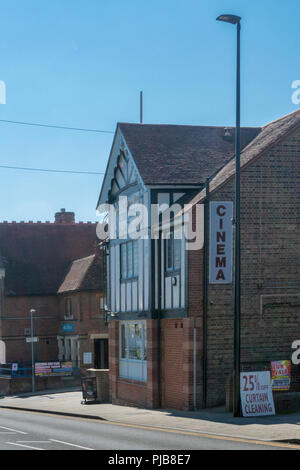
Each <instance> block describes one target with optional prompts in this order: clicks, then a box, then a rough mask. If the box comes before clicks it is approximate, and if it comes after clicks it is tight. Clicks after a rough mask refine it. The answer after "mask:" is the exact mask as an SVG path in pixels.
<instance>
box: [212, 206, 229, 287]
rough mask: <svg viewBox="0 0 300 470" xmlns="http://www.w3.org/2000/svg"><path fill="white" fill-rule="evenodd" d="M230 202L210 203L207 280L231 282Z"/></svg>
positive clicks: (219, 282) (214, 282) (216, 282)
mask: <svg viewBox="0 0 300 470" xmlns="http://www.w3.org/2000/svg"><path fill="white" fill-rule="evenodd" d="M232 217H233V203H232V202H215V201H213V202H211V203H210V217H209V218H210V234H209V282H210V284H230V283H231V282H232Z"/></svg>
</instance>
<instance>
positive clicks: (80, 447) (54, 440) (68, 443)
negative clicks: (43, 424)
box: [49, 439, 94, 450]
mask: <svg viewBox="0 0 300 470" xmlns="http://www.w3.org/2000/svg"><path fill="white" fill-rule="evenodd" d="M49 441H52V442H58V443H60V444H65V445H67V446H72V447H78V448H79V449H85V450H94V449H90V448H89V447H83V446H78V445H77V444H71V443H70V442H65V441H58V440H57V439H49Z"/></svg>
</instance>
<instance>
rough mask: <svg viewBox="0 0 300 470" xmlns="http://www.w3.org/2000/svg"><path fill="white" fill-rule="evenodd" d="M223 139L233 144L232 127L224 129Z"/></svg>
mask: <svg viewBox="0 0 300 470" xmlns="http://www.w3.org/2000/svg"><path fill="white" fill-rule="evenodd" d="M223 139H224V140H225V141H226V142H233V136H232V129H231V128H230V127H224V135H223Z"/></svg>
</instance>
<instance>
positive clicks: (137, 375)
mask: <svg viewBox="0 0 300 470" xmlns="http://www.w3.org/2000/svg"><path fill="white" fill-rule="evenodd" d="M146 361H147V339H146V323H145V322H135V321H128V322H122V323H121V325H120V377H126V378H130V379H136V380H141V381H146V380H147V362H146Z"/></svg>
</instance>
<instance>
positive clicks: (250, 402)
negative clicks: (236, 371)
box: [240, 371, 275, 417]
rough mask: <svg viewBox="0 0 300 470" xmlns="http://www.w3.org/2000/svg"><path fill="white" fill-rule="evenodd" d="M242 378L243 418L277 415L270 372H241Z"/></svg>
mask: <svg viewBox="0 0 300 470" xmlns="http://www.w3.org/2000/svg"><path fill="white" fill-rule="evenodd" d="M240 377H241V382H240V385H241V402H242V412H243V416H246V417H249V416H270V415H275V407H274V400H273V393H272V384H271V374H270V372H269V371H266V372H241V375H240Z"/></svg>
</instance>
